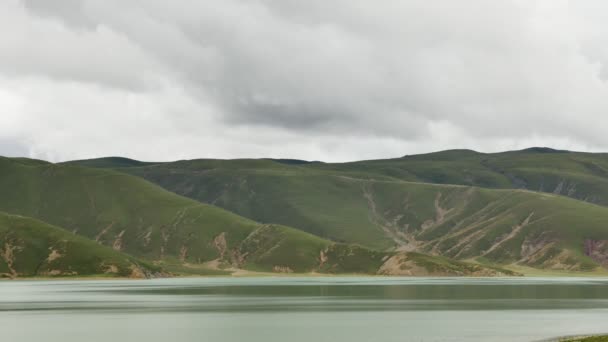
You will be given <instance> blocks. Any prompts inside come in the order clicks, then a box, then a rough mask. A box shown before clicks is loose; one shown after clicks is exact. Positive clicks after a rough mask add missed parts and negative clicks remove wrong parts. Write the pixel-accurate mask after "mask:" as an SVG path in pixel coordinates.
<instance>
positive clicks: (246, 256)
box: [0, 159, 330, 271]
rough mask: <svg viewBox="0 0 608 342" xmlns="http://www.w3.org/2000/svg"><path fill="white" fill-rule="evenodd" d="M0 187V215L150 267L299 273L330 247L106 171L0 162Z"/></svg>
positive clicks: (309, 236)
mask: <svg viewBox="0 0 608 342" xmlns="http://www.w3.org/2000/svg"><path fill="white" fill-rule="evenodd" d="M0 188H2V190H3V191H2V194H1V195H0V210H3V211H6V212H10V213H15V214H20V215H25V216H31V217H36V218H38V219H41V220H43V221H45V222H49V223H52V224H55V225H57V226H61V227H65V228H66V229H69V230H70V231H72V232H75V233H78V234H80V235H83V236H86V237H88V238H90V239H93V240H96V241H98V242H100V243H102V244H104V245H107V246H112V247H113V248H114V249H116V250H121V251H125V252H127V253H130V254H132V255H136V256H140V257H145V258H148V259H151V260H157V259H164V260H168V261H170V260H174V261H180V262H205V261H210V260H214V259H217V258H219V257H223V258H224V259H226V260H227V261H234V262H239V263H243V264H244V265H256V266H257V267H261V268H272V267H273V266H275V265H281V266H287V267H290V268H292V269H294V270H299V271H302V270H308V269H310V268H311V267H312V265H314V264H315V262H316V256H318V254H319V251H320V250H322V249H324V248H326V247H327V246H329V244H330V243H329V242H328V241H325V240H323V239H320V238H318V237H315V236H313V235H310V234H306V233H303V232H300V231H297V230H293V229H291V228H287V227H282V226H263V225H260V224H258V223H256V222H253V221H251V220H248V219H245V218H243V217H240V216H237V215H235V214H232V213H229V212H227V211H225V210H222V209H219V208H217V207H214V206H209V205H205V204H201V203H198V202H195V201H192V200H189V199H187V198H183V197H180V196H177V195H175V194H173V193H170V192H168V191H165V190H163V189H161V188H159V187H157V186H155V185H153V184H151V183H148V182H146V181H144V180H142V179H140V178H137V177H133V176H129V175H126V174H122V173H118V172H114V171H111V170H98V169H89V168H83V167H71V166H57V165H36V166H31V165H25V164H23V163H19V162H13V161H11V160H8V159H3V160H0ZM271 243H274V245H272V244H271ZM284 248H290V251H291V252H292V253H291V255H290V257H289V258H285V257H284V255H282V254H281V252H282V251H283V249H284ZM264 249H266V250H264ZM262 252H264V253H262ZM313 255H314V257H313Z"/></svg>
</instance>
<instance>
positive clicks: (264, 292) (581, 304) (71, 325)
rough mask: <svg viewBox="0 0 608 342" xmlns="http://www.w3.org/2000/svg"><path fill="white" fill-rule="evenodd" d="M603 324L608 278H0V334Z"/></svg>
mask: <svg viewBox="0 0 608 342" xmlns="http://www.w3.org/2000/svg"><path fill="white" fill-rule="evenodd" d="M588 333H608V279H585V278H542V279H541V278H517V279H504V278H486V279H471V278H371V277H331V278H303V277H297V278H283V277H280V278H196V279H193V278H188V279H159V280H146V281H118V280H101V281H4V282H0V341H11V342H12V341H47V342H53V341H61V342H72V341H73V342H77V341H78V342H81V341H111V342H122V341H145V342H157V341H171V342H181V341H187V342H188V341H213V342H216V341H217V342H221V341H227V342H237V341H238V342H243V341H247V342H261V341H265V342H266V341H290V342H300V341H315V342H322V341H327V342H342V341H348V342H360V341H536V340H542V339H546V338H550V337H555V336H561V335H573V334H588Z"/></svg>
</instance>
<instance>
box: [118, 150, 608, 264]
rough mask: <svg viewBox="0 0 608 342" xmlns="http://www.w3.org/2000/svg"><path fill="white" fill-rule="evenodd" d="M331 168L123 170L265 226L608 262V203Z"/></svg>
mask: <svg viewBox="0 0 608 342" xmlns="http://www.w3.org/2000/svg"><path fill="white" fill-rule="evenodd" d="M451 153H452V152H449V153H448V154H451ZM460 153H463V154H464V155H471V154H473V155H476V153H474V152H460ZM527 153H531V154H532V155H534V154H535V153H536V152H527ZM560 154H563V152H557V153H551V154H550V155H560ZM543 155H544V154H543ZM436 158H439V159H440V160H442V159H444V157H442V156H438V157H436ZM321 165H322V168H321V167H320V166H316V167H315V168H311V167H310V164H306V165H301V164H299V165H287V164H280V163H276V162H273V161H269V160H233V161H218V160H195V161H180V162H175V163H162V164H156V165H151V166H146V167H135V168H127V169H123V171H124V172H129V173H131V174H135V175H139V176H141V177H144V178H145V179H148V180H150V181H151V182H154V183H156V184H159V185H161V186H162V187H164V188H165V189H168V190H171V191H173V192H176V193H178V194H181V195H184V196H187V197H190V198H193V199H196V200H198V201H201V202H205V203H212V204H215V205H217V206H220V207H223V208H226V209H227V210H230V211H232V212H235V213H237V214H239V215H243V216H245V217H249V218H251V219H253V220H256V221H259V222H267V223H278V224H283V225H288V226H292V227H295V228H298V229H301V230H303V231H307V232H309V233H312V234H315V235H317V236H321V237H323V238H327V239H329V240H332V241H336V242H343V243H357V244H361V245H363V246H366V247H369V248H372V249H379V250H397V251H418V252H425V253H431V254H435V255H442V256H446V257H451V258H456V259H461V260H470V259H474V260H477V262H482V263H485V262H491V263H498V264H503V265H506V264H512V263H517V264H520V265H526V266H531V267H536V268H542V269H547V268H548V269H564V270H576V271H586V270H594V269H596V268H598V267H601V266H606V265H607V260H608V243H607V241H608V208H606V207H603V206H598V205H594V204H591V203H586V202H583V201H578V200H574V199H569V198H567V197H564V196H558V195H554V194H544V193H539V192H532V191H527V190H522V189H500V190H499V189H484V188H478V187H468V186H459V185H441V184H427V183H419V182H407V181H402V180H398V179H396V177H394V175H392V176H387V175H386V174H381V173H380V172H378V174H377V175H374V173H372V172H371V171H370V170H364V169H356V168H349V169H348V170H347V171H345V172H341V171H339V170H336V169H333V168H332V167H331V165H328V164H321ZM445 170H446V172H447V171H450V170H453V169H450V168H449V167H445ZM505 186H506V185H505Z"/></svg>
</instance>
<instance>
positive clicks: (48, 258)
mask: <svg viewBox="0 0 608 342" xmlns="http://www.w3.org/2000/svg"><path fill="white" fill-rule="evenodd" d="M158 270H159V269H158V267H156V266H151V265H149V264H146V263H143V262H141V261H139V260H137V259H135V258H133V257H131V256H128V255H126V254H124V253H120V252H117V251H114V250H112V249H111V248H108V247H104V246H101V245H99V244H96V243H95V242H93V241H91V240H89V239H86V238H83V237H81V236H77V235H74V234H72V233H70V232H68V231H66V230H64V229H61V228H58V227H55V226H51V225H48V224H46V223H43V222H41V221H38V220H35V219H31V218H27V217H23V216H17V215H9V214H5V213H0V277H24V276H65V275H79V276H83V275H106V276H142V275H145V274H150V273H154V272H157V271H158Z"/></svg>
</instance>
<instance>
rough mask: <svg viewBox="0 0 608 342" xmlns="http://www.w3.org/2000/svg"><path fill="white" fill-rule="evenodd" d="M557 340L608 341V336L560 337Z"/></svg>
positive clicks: (577, 341)
mask: <svg viewBox="0 0 608 342" xmlns="http://www.w3.org/2000/svg"><path fill="white" fill-rule="evenodd" d="M559 341H563V342H608V336H589V337H575V338H566V339H561V340H559Z"/></svg>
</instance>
